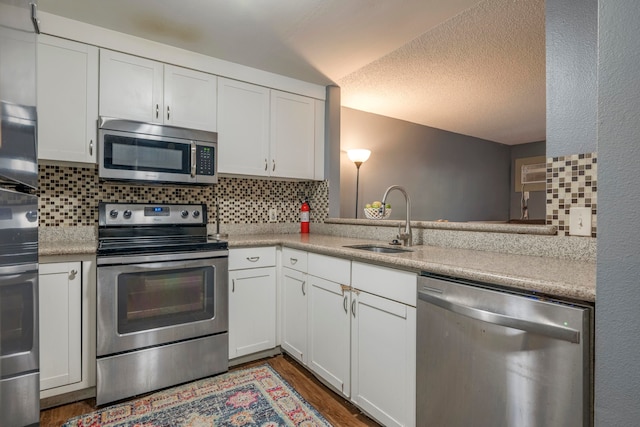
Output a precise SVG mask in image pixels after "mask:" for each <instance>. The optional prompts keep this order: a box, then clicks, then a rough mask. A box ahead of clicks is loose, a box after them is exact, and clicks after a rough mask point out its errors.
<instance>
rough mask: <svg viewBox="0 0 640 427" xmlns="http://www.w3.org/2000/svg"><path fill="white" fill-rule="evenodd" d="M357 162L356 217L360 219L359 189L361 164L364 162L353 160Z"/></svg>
mask: <svg viewBox="0 0 640 427" xmlns="http://www.w3.org/2000/svg"><path fill="white" fill-rule="evenodd" d="M353 163H355V164H356V219H358V191H359V189H360V166H362V162H353Z"/></svg>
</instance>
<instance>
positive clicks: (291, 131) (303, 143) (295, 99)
mask: <svg viewBox="0 0 640 427" xmlns="http://www.w3.org/2000/svg"><path fill="white" fill-rule="evenodd" d="M218 150H219V153H220V155H219V159H218V171H219V172H221V173H229V174H238V175H253V176H265V177H278V178H297V179H323V178H324V101H320V100H316V99H313V98H309V97H305V96H300V95H295V94H291V93H287V92H281V91H277V90H273V89H269V88H265V87H262V86H258V85H253V84H249V83H244V82H239V81H235V80H231V79H224V78H219V79H218Z"/></svg>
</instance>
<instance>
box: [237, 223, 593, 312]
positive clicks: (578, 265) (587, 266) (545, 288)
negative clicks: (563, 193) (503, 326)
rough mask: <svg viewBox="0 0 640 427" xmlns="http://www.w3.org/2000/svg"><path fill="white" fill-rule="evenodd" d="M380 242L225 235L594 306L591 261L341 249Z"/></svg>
mask: <svg viewBox="0 0 640 427" xmlns="http://www.w3.org/2000/svg"><path fill="white" fill-rule="evenodd" d="M362 243H376V244H380V245H386V244H387V243H386V242H381V241H372V240H365V239H356V238H350V237H337V236H326V235H320V234H313V233H311V234H309V235H300V234H264V235H247V236H231V237H230V238H229V247H230V248H240V247H251V246H271V245H283V246H286V247H290V248H294V249H301V250H306V251H309V252H316V253H320V254H325V255H332V256H337V257H342V258H347V259H351V260H355V261H364V262H371V263H375V264H378V265H384V266H388V267H393V268H399V269H404V270H409V271H415V272H420V271H428V272H431V273H437V274H443V275H447V276H454V277H459V278H464V279H470V280H477V281H480V282H485V283H491V284H496V285H502V286H508V287H511V288H517V289H524V290H527V291H533V292H537V293H541V294H546V295H551V296H556V297H563V298H569V299H573V300H580V301H589V302H594V301H595V297H596V266H595V263H593V262H584V261H573V260H566V259H560V258H547V257H536V256H527V255H513V254H503V253H497V252H488V251H476V250H469V249H454V248H443V247H437V246H422V245H418V246H412V247H411V248H410V249H411V252H403V253H398V254H380V253H375V252H369V251H364V250H361V249H353V248H346V247H344V246H345V245H354V244H362Z"/></svg>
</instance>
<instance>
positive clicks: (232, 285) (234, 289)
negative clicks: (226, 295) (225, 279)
mask: <svg viewBox="0 0 640 427" xmlns="http://www.w3.org/2000/svg"><path fill="white" fill-rule="evenodd" d="M235 291H236V279H231V292H235Z"/></svg>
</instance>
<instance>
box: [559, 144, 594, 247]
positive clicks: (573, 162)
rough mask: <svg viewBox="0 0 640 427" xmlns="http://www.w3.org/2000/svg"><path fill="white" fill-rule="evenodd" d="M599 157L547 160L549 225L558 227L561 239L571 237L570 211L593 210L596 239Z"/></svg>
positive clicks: (592, 221) (580, 156) (592, 227)
mask: <svg viewBox="0 0 640 427" xmlns="http://www.w3.org/2000/svg"><path fill="white" fill-rule="evenodd" d="M597 178H598V158H597V153H586V154H576V155H571V156H561V157H550V158H548V159H547V198H546V199H547V209H546V212H547V220H546V222H547V224H550V225H555V226H556V227H557V229H558V235H559V236H568V235H569V212H570V209H571V207H586V208H591V217H592V220H591V237H596V235H597V210H598V179H597Z"/></svg>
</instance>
